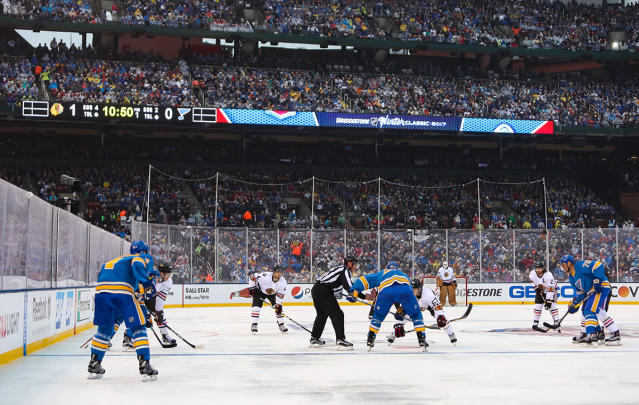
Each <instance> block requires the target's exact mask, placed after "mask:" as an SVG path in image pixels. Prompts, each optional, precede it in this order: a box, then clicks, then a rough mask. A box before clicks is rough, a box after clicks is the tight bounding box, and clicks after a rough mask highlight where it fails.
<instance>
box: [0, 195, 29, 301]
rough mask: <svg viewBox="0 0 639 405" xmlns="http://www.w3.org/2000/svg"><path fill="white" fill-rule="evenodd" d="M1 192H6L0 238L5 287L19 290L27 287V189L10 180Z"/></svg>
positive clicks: (3, 284) (0, 272)
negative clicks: (0, 237) (0, 235)
mask: <svg viewBox="0 0 639 405" xmlns="http://www.w3.org/2000/svg"><path fill="white" fill-rule="evenodd" d="M4 185H5V186H4V187H3V190H2V193H3V194H4V195H5V197H4V198H5V201H4V204H3V205H5V204H6V207H5V209H4V210H3V211H4V212H3V214H4V215H3V218H4V221H3V226H2V227H3V237H2V239H1V240H0V250H1V251H2V252H3V254H2V260H1V261H0V262H1V263H2V264H0V266H3V267H4V269H3V271H0V274H3V281H2V286H3V287H2V288H3V289H4V290H16V289H22V288H26V286H27V283H26V275H27V267H26V261H27V257H26V247H27V221H26V220H25V219H26V218H28V216H29V208H28V198H27V193H26V191H24V190H22V189H20V188H18V187H16V186H14V185H12V184H9V183H4Z"/></svg>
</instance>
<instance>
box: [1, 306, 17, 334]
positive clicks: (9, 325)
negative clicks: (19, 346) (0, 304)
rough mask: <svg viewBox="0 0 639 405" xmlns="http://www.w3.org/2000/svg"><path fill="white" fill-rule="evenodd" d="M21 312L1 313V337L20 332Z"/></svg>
mask: <svg viewBox="0 0 639 405" xmlns="http://www.w3.org/2000/svg"><path fill="white" fill-rule="evenodd" d="M19 319H20V313H19V312H13V313H10V314H2V315H0V338H5V337H7V336H11V335H13V334H15V333H18V321H19Z"/></svg>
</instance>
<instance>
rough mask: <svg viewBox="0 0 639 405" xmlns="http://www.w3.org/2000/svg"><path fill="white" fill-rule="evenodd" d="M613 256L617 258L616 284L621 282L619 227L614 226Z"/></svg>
mask: <svg viewBox="0 0 639 405" xmlns="http://www.w3.org/2000/svg"><path fill="white" fill-rule="evenodd" d="M615 254H616V257H617V282H618V283H619V282H621V280H620V279H619V227H618V226H616V225H615Z"/></svg>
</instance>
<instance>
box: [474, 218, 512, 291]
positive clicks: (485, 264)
mask: <svg viewBox="0 0 639 405" xmlns="http://www.w3.org/2000/svg"><path fill="white" fill-rule="evenodd" d="M513 236H514V233H513V232H512V231H509V230H506V229H495V230H490V229H489V230H484V231H482V232H481V248H482V251H481V261H482V267H481V272H482V274H481V280H482V282H485V283H501V282H512V281H513V279H514V274H513V272H514V270H513V267H514V263H513V254H514V252H513Z"/></svg>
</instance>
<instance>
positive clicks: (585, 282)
mask: <svg viewBox="0 0 639 405" xmlns="http://www.w3.org/2000/svg"><path fill="white" fill-rule="evenodd" d="M595 279H597V280H599V282H600V284H601V286H602V287H603V288H610V282H609V281H608V277H606V268H605V267H604V265H603V263H601V262H600V261H598V260H580V261H577V262H575V272H574V273H573V274H569V276H568V280H569V281H570V284H571V285H572V287H573V288H574V289H575V298H574V301H573V304H577V303H579V302H581V301H583V300H584V298H586V295H587V294H588V292H589V291H590V290H592V288H593V282H594V280H595Z"/></svg>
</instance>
